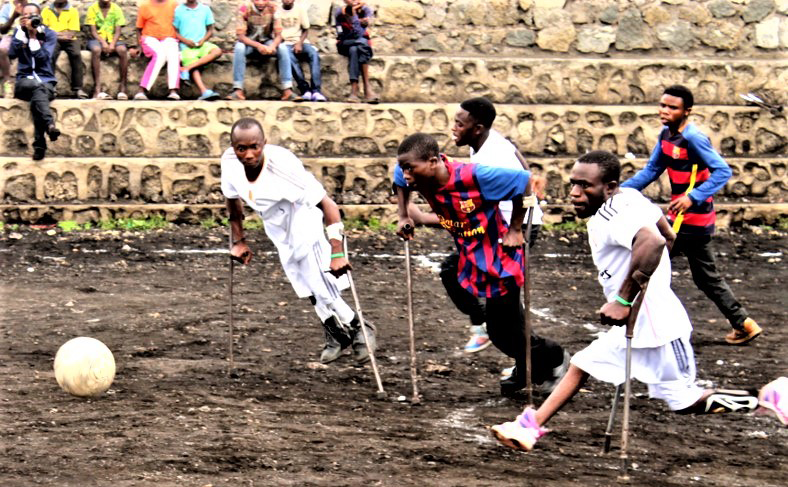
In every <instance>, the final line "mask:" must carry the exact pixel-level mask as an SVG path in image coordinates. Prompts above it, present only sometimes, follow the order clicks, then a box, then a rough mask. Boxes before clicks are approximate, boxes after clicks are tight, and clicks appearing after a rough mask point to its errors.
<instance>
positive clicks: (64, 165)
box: [0, 157, 788, 205]
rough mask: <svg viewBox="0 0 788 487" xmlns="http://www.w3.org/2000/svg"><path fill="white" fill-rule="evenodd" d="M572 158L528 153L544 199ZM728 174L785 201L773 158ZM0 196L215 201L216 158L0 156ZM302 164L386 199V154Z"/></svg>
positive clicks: (786, 191)
mask: <svg viewBox="0 0 788 487" xmlns="http://www.w3.org/2000/svg"><path fill="white" fill-rule="evenodd" d="M622 162H623V167H622V170H623V178H624V179H626V178H629V177H631V176H632V174H634V172H635V171H636V170H637V169H639V168H641V167H643V165H644V164H645V159H637V160H624V161H622ZM573 163H574V158H536V159H532V160H531V169H532V171H533V172H534V173H535V174H541V175H544V176H545V177H546V179H547V181H548V185H547V187H548V189H547V198H546V200H547V201H548V202H550V203H553V204H569V191H570V186H569V172H570V170H571V167H572V164H573ZM728 163H729V164H730V166H731V168H732V169H733V173H734V175H733V177H732V178H731V179H730V181H729V182H728V184H727V185H726V186H725V188H724V189H723V190H722V191H720V193H718V198H717V199H718V201H728V200H730V201H738V200H739V199H740V198H741V197H746V198H747V200H748V201H750V202H752V201H759V202H785V201H786V195H788V179H787V178H786V170H787V169H788V167H787V165H786V162H785V160H783V159H779V158H730V159H728ZM0 164H2V171H0V202H3V203H7V204H18V205H24V204H35V203H39V202H40V203H62V204H80V203H91V204H96V203H101V202H111V203H120V202H126V203H137V204H142V203H151V204H156V203H165V204H193V205H201V204H210V203H213V204H219V203H222V202H223V201H224V198H223V197H222V194H221V189H220V186H219V183H220V167H219V163H218V161H215V162H208V161H206V160H205V159H202V158H161V159H147V158H115V159H102V158H66V159H59V158H53V159H47V160H44V161H40V162H35V163H29V162H28V161H27V160H25V159H23V158H13V157H6V158H0ZM304 164H305V165H306V167H307V168H308V169H309V170H310V171H311V172H312V173H313V174H314V175H315V177H317V178H318V180H320V181H321V183H322V184H323V185H324V187H325V188H326V191H327V192H328V193H329V195H331V197H332V198H334V200H335V201H336V202H337V203H340V204H344V205H347V204H352V205H358V204H372V205H385V204H389V203H391V202H392V199H391V183H392V181H391V174H392V171H393V170H394V165H395V164H396V161H395V159H394V158H393V157H376V158H356V159H351V160H347V159H333V158H319V159H305V160H304ZM646 194H647V196H649V197H651V198H652V199H654V200H655V201H662V202H666V201H669V199H670V185H669V183H668V180H667V176H666V175H663V177H662V178H661V179H660V180H659V181H658V182H657V183H655V184H653V185H651V186H650V187H649V188H648V189H647V190H646Z"/></svg>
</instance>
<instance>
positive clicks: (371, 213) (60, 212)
mask: <svg viewBox="0 0 788 487" xmlns="http://www.w3.org/2000/svg"><path fill="white" fill-rule="evenodd" d="M715 208H716V210H717V227H718V228H727V227H729V226H731V225H735V226H739V225H742V224H744V223H748V224H752V225H779V224H780V223H781V222H782V221H784V220H785V218H786V216H787V215H788V203H718V204H716V205H715ZM340 209H341V210H342V213H343V218H344V219H345V220H348V219H361V220H369V219H370V218H376V219H378V220H380V221H381V222H384V223H391V222H396V214H397V208H396V205H392V204H389V205H340ZM544 210H545V217H544V221H545V222H546V223H560V222H562V221H573V220H575V216H574V213H573V211H572V207H571V206H570V205H546V206H545V207H544ZM154 215H156V216H161V217H163V218H165V219H166V220H167V221H170V222H177V223H191V224H195V223H200V222H202V221H205V220H220V219H222V218H226V216H227V213H226V210H225V208H224V205H221V204H204V205H185V204H124V203H112V204H33V205H4V204H0V221H3V222H5V223H55V222H60V221H76V222H78V223H80V224H82V223H87V222H92V223H94V222H98V221H102V220H112V219H119V218H135V219H142V218H148V217H151V216H154ZM383 231H384V232H387V233H388V231H387V230H383ZM390 236H391V238H394V234H393V233H391V234H390ZM446 237H447V238H448V235H446Z"/></svg>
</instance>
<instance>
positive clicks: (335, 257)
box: [331, 252, 345, 259]
mask: <svg viewBox="0 0 788 487" xmlns="http://www.w3.org/2000/svg"><path fill="white" fill-rule="evenodd" d="M344 256H345V254H344V253H342V252H340V253H338V254H331V258H332V259H338V258H339V257H344Z"/></svg>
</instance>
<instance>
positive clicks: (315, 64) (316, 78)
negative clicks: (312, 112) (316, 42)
mask: <svg viewBox="0 0 788 487" xmlns="http://www.w3.org/2000/svg"><path fill="white" fill-rule="evenodd" d="M282 46H285V49H287V51H288V55H289V62H290V67H291V70H292V73H293V78H294V79H295V82H296V85H297V86H298V90H299V91H300V92H301V94H302V95H303V94H304V93H306V92H307V91H318V92H319V91H320V87H321V85H322V80H321V78H320V56H319V54H318V51H317V48H316V47H315V46H313V45H312V44H306V43H305V44H304V46H303V49H302V50H301V52H300V53H299V54H296V53H295V52H294V51H293V45H292V44H288V45H285V44H284V43H282V44H280V45H279V50H278V51H277V56H279V55H280V54H279V53H280V52H282V50H281V49H282ZM304 57H305V58H307V60H308V61H309V72H310V74H311V76H312V84H311V86H310V84H309V83H307V82H306V78H305V76H304V70H303V69H301V63H300V60H299V58H304ZM279 70H280V75H281V70H282V65H281V63H280V65H279Z"/></svg>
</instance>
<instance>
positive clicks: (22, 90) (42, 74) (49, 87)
mask: <svg viewBox="0 0 788 487" xmlns="http://www.w3.org/2000/svg"><path fill="white" fill-rule="evenodd" d="M34 17H35V18H37V19H38V20H39V21H40V19H41V7H39V6H38V5H36V4H34V3H28V4H27V5H25V7H24V9H23V10H22V18H21V20H20V22H19V27H18V28H17V29H16V30H15V31H14V37H13V39H12V40H11V47H10V49H9V51H8V56H9V58H11V59H16V60H17V70H16V85H15V87H14V97H16V98H19V99H20V100H24V101H28V102H30V113H31V115H32V116H33V126H34V127H35V132H34V133H35V136H34V139H33V160H35V161H40V160H41V159H43V158H44V157H45V156H46V151H47V141H46V136H47V135H48V136H49V140H51V141H52V142H54V141H56V140H57V138H58V137H59V136H60V130H58V128H57V126H55V118H54V117H53V116H52V111H51V110H50V109H49V102H50V101H51V100H54V99H55V85H56V84H57V80H56V79H55V70H54V67H53V66H52V57H53V56H52V54H53V52H54V51H55V45H56V44H57V34H56V33H55V32H54V31H53V30H51V29H49V28H48V27H46V26H45V25H43V24H40V25H38V27H34V26H33V24H32V23H31V19H32V18H34Z"/></svg>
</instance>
